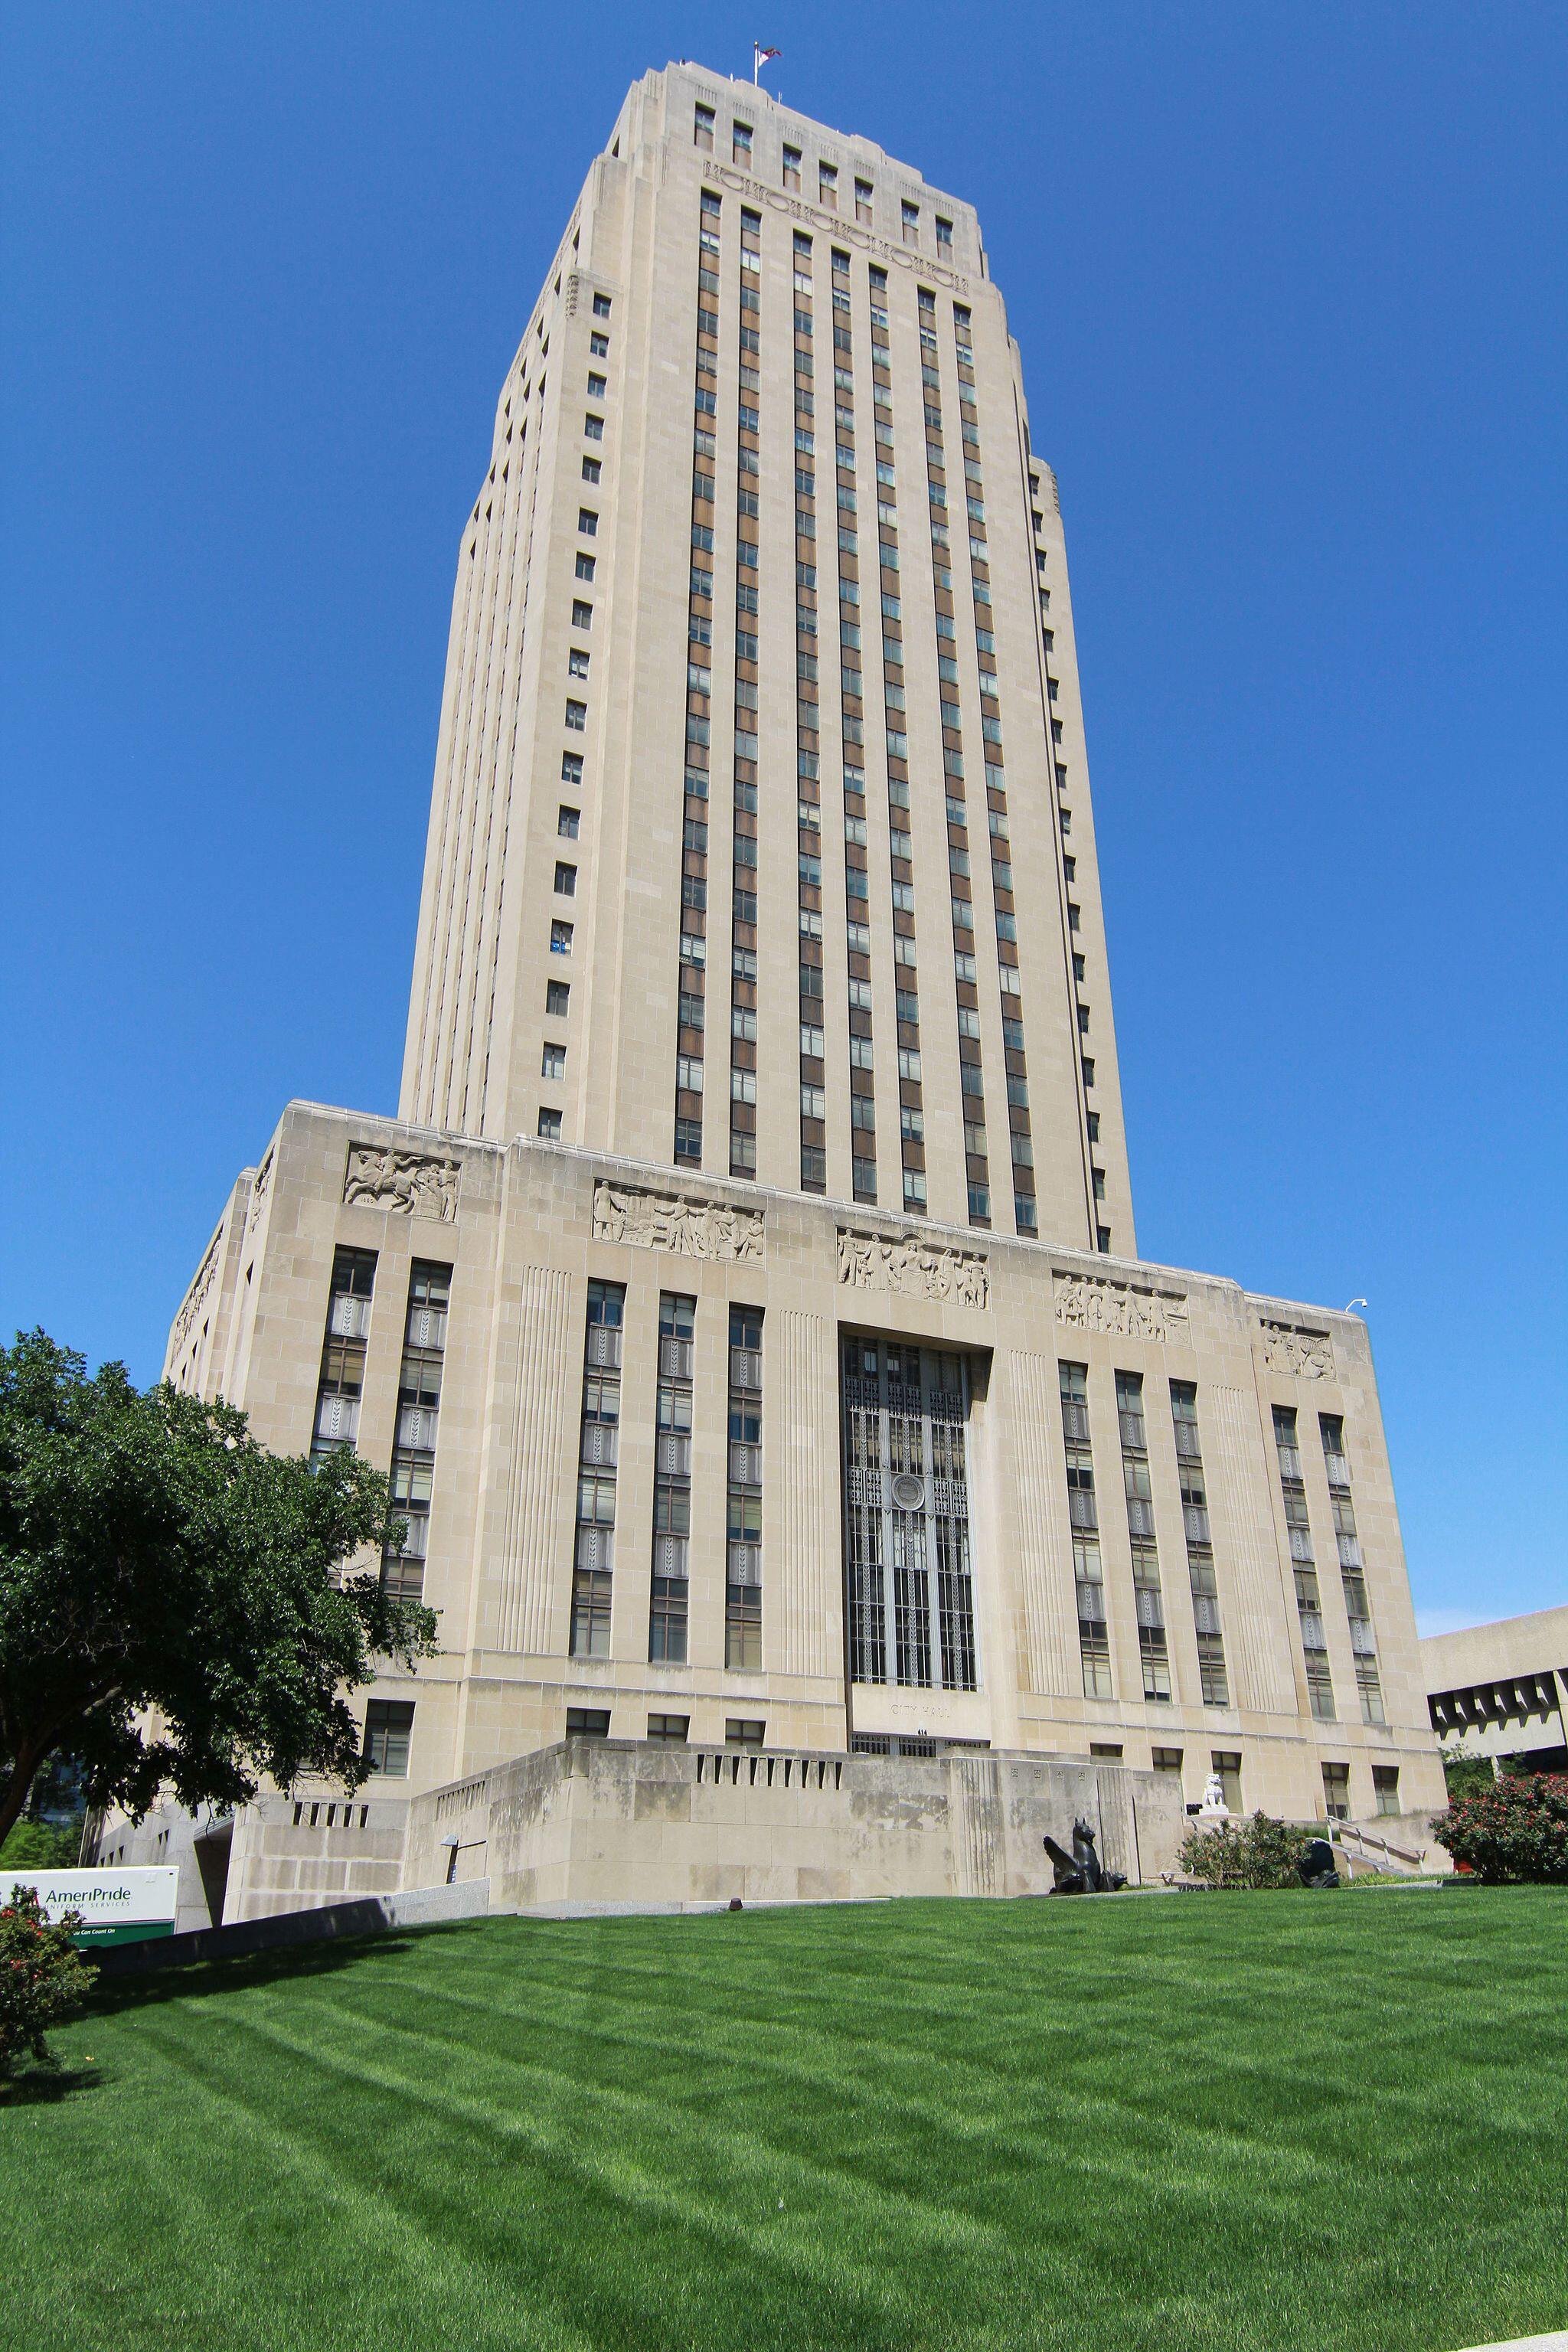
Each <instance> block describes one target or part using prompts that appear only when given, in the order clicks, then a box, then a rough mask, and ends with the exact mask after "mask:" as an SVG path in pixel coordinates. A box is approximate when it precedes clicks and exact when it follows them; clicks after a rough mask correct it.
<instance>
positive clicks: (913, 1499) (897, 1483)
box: [893, 1470, 926, 1511]
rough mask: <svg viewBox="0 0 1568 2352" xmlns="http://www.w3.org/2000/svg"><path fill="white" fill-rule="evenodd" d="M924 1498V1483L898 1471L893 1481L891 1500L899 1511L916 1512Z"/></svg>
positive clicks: (902, 1471)
mask: <svg viewBox="0 0 1568 2352" xmlns="http://www.w3.org/2000/svg"><path fill="white" fill-rule="evenodd" d="M925 1498H926V1490H925V1481H924V1479H923V1478H917V1477H916V1476H915V1475H913V1473H912V1472H911V1471H909V1470H900V1473H899V1475H898V1476H897V1477H896V1478H895V1479H894V1481H893V1500H894V1502H895V1503H896V1504H897V1505H898V1507H899V1509H900V1511H918V1510H919V1509H920V1508H921V1505H922V1504H923V1503H924V1501H925Z"/></svg>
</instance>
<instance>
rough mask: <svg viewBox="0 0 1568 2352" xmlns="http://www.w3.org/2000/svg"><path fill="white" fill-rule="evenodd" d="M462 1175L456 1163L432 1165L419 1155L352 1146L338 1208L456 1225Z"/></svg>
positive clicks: (378, 1146) (429, 1158)
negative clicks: (379, 1210)
mask: <svg viewBox="0 0 1568 2352" xmlns="http://www.w3.org/2000/svg"><path fill="white" fill-rule="evenodd" d="M461 1175H462V1170H461V1167H460V1165H459V1163H458V1161H457V1160H437V1159H435V1158H434V1157H433V1156H432V1155H431V1154H429V1153H428V1152H424V1151H398V1150H394V1149H391V1148H385V1147H383V1146H382V1145H381V1144H378V1143H351V1144H350V1146H349V1159H348V1167H347V1169H346V1170H345V1171H344V1175H343V1205H344V1206H345V1208H356V1209H387V1210H390V1211H391V1212H392V1213H393V1214H394V1215H395V1216H403V1217H428V1218H429V1219H430V1220H431V1222H432V1223H435V1224H442V1225H452V1224H456V1223H457V1221H458V1184H459V1181H460V1178H461Z"/></svg>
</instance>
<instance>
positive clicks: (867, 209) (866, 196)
mask: <svg viewBox="0 0 1568 2352" xmlns="http://www.w3.org/2000/svg"><path fill="white" fill-rule="evenodd" d="M855 217H856V219H857V220H858V221H860V222H862V223H864V224H866V225H869V223H870V219H871V183H870V181H869V180H857V181H856V183H855Z"/></svg>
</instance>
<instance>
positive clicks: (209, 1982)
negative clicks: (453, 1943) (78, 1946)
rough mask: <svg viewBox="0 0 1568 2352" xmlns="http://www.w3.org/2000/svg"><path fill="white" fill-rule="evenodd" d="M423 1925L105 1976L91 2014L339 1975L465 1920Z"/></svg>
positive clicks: (399, 1953)
mask: <svg viewBox="0 0 1568 2352" xmlns="http://www.w3.org/2000/svg"><path fill="white" fill-rule="evenodd" d="M467 1924H468V1923H467V1922H466V1921H454V1922H453V1923H452V1925H451V1926H440V1927H422V1928H421V1929H420V1930H419V1932H418V1933H417V1934H416V1935H407V1934H405V1935H390V1936H354V1937H342V1938H341V1939H338V1940H335V1941H332V1942H328V1943H321V1944H289V1945H284V1946H282V1947H281V1948H279V1950H277V1951H272V1952H247V1953H237V1954H236V1955H235V1956H234V1957H233V1958H230V1959H224V1958H218V1959H210V1960H193V1961H191V1962H190V1963H189V1964H188V1965H186V1966H184V1967H176V1968H168V1969H147V1970H145V1971H144V1972H143V1971H138V1973H137V1974H135V1975H134V1976H122V1977H101V1978H100V1979H99V1982H98V1984H97V1986H96V1988H95V1989H94V1990H93V1991H92V1992H91V1993H90V1994H89V1997H88V2000H87V2002H86V2004H85V2007H84V2010H83V2012H82V2013H83V2015H84V2016H86V2017H89V2018H92V2017H120V2016H123V2015H124V2014H125V2013H126V2012H127V2011H136V2010H143V2009H155V2008H158V2007H160V2006H161V2005H162V2004H163V2002H164V2001H168V2000H186V1999H189V1998H193V1997H194V1998H196V1999H201V2000H205V1999H207V1998H209V1997H210V1996H211V1995H212V1994H214V1993H226V1992H247V1991H249V1990H252V1989H253V1988H255V1987H257V1986H259V1985H273V1984H284V1983H296V1984H297V1983H300V1982H301V1981H303V1980H305V1979H310V1978H312V1977H325V1976H335V1975H336V1974H337V1973H338V1972H339V1971H340V1970H341V1969H353V1968H357V1967H358V1966H359V1964H360V1962H361V1961H362V1960H367V1959H371V1958H377V1959H381V1958H385V1959H400V1958H403V1957H404V1956H405V1954H407V1953H409V1952H413V1951H416V1950H417V1949H419V1948H421V1947H422V1946H427V1945H428V1944H429V1942H430V1941H431V1940H432V1938H434V1937H439V1936H449V1935H451V1934H453V1933H454V1931H455V1929H456V1928H458V1927H462V1926H466V1925H467Z"/></svg>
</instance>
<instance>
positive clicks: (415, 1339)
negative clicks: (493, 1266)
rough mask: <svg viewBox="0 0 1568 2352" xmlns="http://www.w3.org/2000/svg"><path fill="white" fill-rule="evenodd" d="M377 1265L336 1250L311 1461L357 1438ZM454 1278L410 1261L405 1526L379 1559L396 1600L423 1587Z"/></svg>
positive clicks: (399, 1427)
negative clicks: (442, 1377)
mask: <svg viewBox="0 0 1568 2352" xmlns="http://www.w3.org/2000/svg"><path fill="white" fill-rule="evenodd" d="M375 1269H376V1253H375V1252H374V1250H366V1249H350V1248H346V1247H342V1246H340V1247H339V1248H338V1249H337V1250H336V1251H335V1253H334V1254H333V1258H332V1272H331V1286H330V1288H329V1291H328V1295H327V1324H326V1331H325V1333H324V1335H323V1338H322V1341H321V1370H320V1374H319V1376H318V1380H317V1385H316V1410H315V1416H314V1420H313V1422H312V1424H311V1432H310V1454H311V1458H312V1460H314V1461H320V1460H321V1459H322V1457H323V1456H324V1455H326V1454H331V1453H335V1452H336V1451H337V1450H338V1448H339V1447H340V1446H352V1445H353V1444H355V1442H356V1440H357V1438H358V1436H359V1420H360V1403H361V1399H362V1396H363V1389H364V1364H365V1349H366V1345H367V1342H368V1339H369V1335H370V1318H371V1308H372V1305H373V1302H374V1294H375ZM451 1284H452V1269H451V1267H450V1266H449V1265H437V1264H436V1263H434V1262H433V1261H432V1260H430V1259H427V1258H416V1259H415V1260H414V1262H413V1264H412V1265H411V1266H410V1267H409V1271H408V1297H407V1302H406V1305H405V1310H404V1331H403V1358H402V1364H401V1369H400V1371H399V1375H398V1387H397V1422H396V1427H395V1433H394V1437H393V1452H392V1462H391V1486H392V1501H393V1507H394V1509H395V1512H396V1513H397V1515H398V1517H399V1519H400V1521H401V1523H402V1528H403V1532H402V1535H401V1538H399V1539H398V1540H396V1541H394V1539H393V1538H392V1536H391V1534H390V1533H389V1535H388V1538H387V1540H386V1543H385V1546H384V1549H383V1555H382V1563H381V1580H382V1582H383V1584H384V1585H385V1587H386V1588H387V1590H388V1591H390V1592H391V1593H392V1595H393V1596H394V1598H395V1599H396V1600H400V1601H418V1600H420V1599H421V1598H422V1597H423V1594H424V1590H425V1561H426V1556H427V1553H428V1549H429V1526H430V1498H431V1493H432V1490H433V1487H434V1483H435V1471H436V1433H437V1423H438V1422H439V1418H440V1411H441V1374H442V1367H443V1362H444V1360H445V1354H446V1346H447V1308H448V1306H449V1304H450V1298H451Z"/></svg>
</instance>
